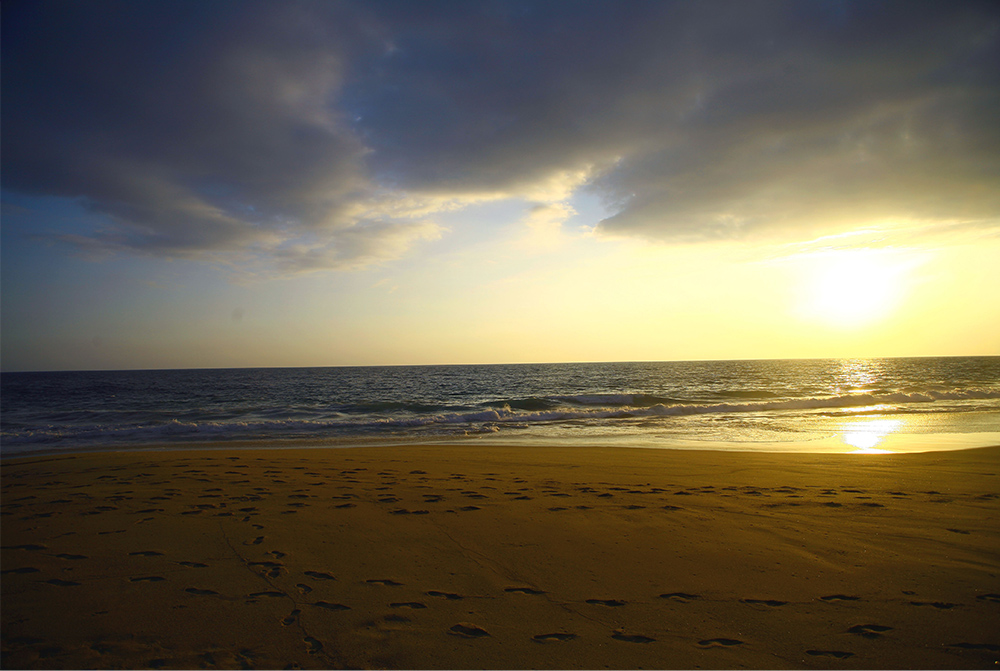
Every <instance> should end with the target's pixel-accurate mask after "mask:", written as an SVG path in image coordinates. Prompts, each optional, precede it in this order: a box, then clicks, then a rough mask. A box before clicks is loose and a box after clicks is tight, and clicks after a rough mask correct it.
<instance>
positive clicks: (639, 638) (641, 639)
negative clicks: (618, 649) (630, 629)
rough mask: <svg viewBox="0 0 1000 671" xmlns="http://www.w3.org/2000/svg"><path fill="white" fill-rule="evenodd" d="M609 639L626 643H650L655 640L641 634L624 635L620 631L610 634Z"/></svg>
mask: <svg viewBox="0 0 1000 671" xmlns="http://www.w3.org/2000/svg"><path fill="white" fill-rule="evenodd" d="M611 638H613V639H615V640H616V641H625V642H626V643H652V642H653V641H655V640H656V639H655V638H650V637H649V636H643V635H642V634H625V633H623V632H620V631H616V632H615V633H613V634H611Z"/></svg>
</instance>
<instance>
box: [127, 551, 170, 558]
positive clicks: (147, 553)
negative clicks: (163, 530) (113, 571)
mask: <svg viewBox="0 0 1000 671" xmlns="http://www.w3.org/2000/svg"><path fill="white" fill-rule="evenodd" d="M129 556H131V557H162V556H163V553H162V552H157V551H156V550H141V551H139V552H129Z"/></svg>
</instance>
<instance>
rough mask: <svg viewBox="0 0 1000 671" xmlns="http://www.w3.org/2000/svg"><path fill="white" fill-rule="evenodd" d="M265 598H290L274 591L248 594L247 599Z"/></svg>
mask: <svg viewBox="0 0 1000 671" xmlns="http://www.w3.org/2000/svg"><path fill="white" fill-rule="evenodd" d="M265 596H267V597H274V598H278V597H283V596H288V595H287V594H285V593H284V592H275V591H273V590H272V591H267V592H254V593H253V594H247V598H249V599H260V598H263V597H265Z"/></svg>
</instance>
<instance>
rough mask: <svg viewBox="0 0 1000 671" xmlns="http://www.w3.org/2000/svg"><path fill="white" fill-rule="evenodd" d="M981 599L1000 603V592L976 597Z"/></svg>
mask: <svg viewBox="0 0 1000 671" xmlns="http://www.w3.org/2000/svg"><path fill="white" fill-rule="evenodd" d="M976 599H978V600H979V601H992V602H993V603H1000V594H980V595H979V596H977V597H976Z"/></svg>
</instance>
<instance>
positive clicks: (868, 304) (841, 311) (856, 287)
mask: <svg viewBox="0 0 1000 671" xmlns="http://www.w3.org/2000/svg"><path fill="white" fill-rule="evenodd" d="M816 261H817V262H816V264H815V265H814V266H813V268H812V269H811V275H812V276H811V278H810V281H809V282H807V284H806V286H805V287H804V289H805V294H804V296H803V306H802V307H803V311H804V312H806V313H807V314H808V316H809V317H810V318H813V319H818V320H820V321H823V322H825V323H827V324H830V325H833V326H838V327H842V328H847V329H851V328H857V327H859V326H864V325H867V324H870V323H872V322H875V321H878V320H879V319H881V318H883V317H885V316H886V315H888V314H889V313H890V312H892V311H893V310H894V309H895V307H896V306H897V304H898V303H899V299H900V296H901V293H902V283H903V282H902V279H903V273H904V272H905V267H903V266H901V265H900V264H899V263H898V262H895V261H894V260H893V259H891V258H890V257H889V256H888V255H887V254H886V253H884V252H879V251H876V250H868V249H862V250H854V251H838V252H829V253H825V254H823V255H820V256H818V257H817V259H816Z"/></svg>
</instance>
